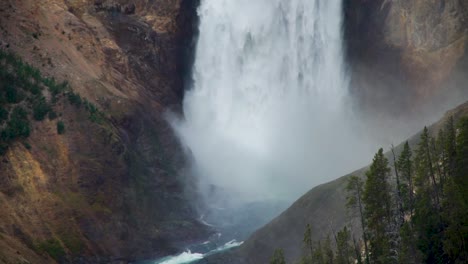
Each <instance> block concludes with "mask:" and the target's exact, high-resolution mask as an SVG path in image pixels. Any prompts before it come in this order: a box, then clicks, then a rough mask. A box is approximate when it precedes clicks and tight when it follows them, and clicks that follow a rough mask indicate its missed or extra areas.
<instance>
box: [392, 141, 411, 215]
mask: <svg viewBox="0 0 468 264" xmlns="http://www.w3.org/2000/svg"><path fill="white" fill-rule="evenodd" d="M395 166H396V168H397V170H398V172H399V174H400V177H401V183H400V190H401V195H402V196H403V211H404V212H405V213H406V212H409V214H410V215H413V211H414V183H413V182H414V179H413V162H412V152H411V148H410V146H409V144H408V141H407V142H405V145H404V146H403V151H402V152H401V154H400V157H399V158H398V160H397V162H396V164H395Z"/></svg>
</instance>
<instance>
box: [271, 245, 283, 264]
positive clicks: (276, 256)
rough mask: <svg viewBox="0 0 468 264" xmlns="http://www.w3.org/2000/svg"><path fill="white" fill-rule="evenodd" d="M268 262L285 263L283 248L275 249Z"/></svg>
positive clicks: (273, 263)
mask: <svg viewBox="0 0 468 264" xmlns="http://www.w3.org/2000/svg"><path fill="white" fill-rule="evenodd" d="M270 264H286V260H285V259H284V251H283V249H276V250H275V252H274V253H273V256H272V257H271V259H270Z"/></svg>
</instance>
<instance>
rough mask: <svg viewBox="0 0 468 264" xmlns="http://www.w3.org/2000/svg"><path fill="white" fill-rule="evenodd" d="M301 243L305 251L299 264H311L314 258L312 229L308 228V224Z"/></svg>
mask: <svg viewBox="0 0 468 264" xmlns="http://www.w3.org/2000/svg"><path fill="white" fill-rule="evenodd" d="M302 242H303V244H304V250H305V251H306V255H305V256H303V257H302V261H301V263H304V264H305V263H313V262H312V258H313V256H314V246H313V241H312V227H311V226H310V224H307V226H306V230H305V232H304V238H303V239H302ZM309 254H310V255H309Z"/></svg>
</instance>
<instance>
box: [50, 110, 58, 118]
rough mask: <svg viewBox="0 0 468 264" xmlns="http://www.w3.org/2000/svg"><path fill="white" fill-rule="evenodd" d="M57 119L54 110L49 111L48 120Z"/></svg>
mask: <svg viewBox="0 0 468 264" xmlns="http://www.w3.org/2000/svg"><path fill="white" fill-rule="evenodd" d="M56 118H57V113H56V112H55V111H54V110H50V111H49V120H54V119H56Z"/></svg>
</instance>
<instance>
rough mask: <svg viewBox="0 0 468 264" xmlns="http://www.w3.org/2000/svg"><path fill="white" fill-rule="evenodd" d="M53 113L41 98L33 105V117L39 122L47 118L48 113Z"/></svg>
mask: <svg viewBox="0 0 468 264" xmlns="http://www.w3.org/2000/svg"><path fill="white" fill-rule="evenodd" d="M49 111H51V108H50V106H49V104H48V103H47V102H46V100H45V98H44V97H43V96H41V97H40V98H38V99H36V100H35V101H34V104H33V117H34V119H35V120H37V121H42V120H44V118H45V117H46V115H47V113H49Z"/></svg>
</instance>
